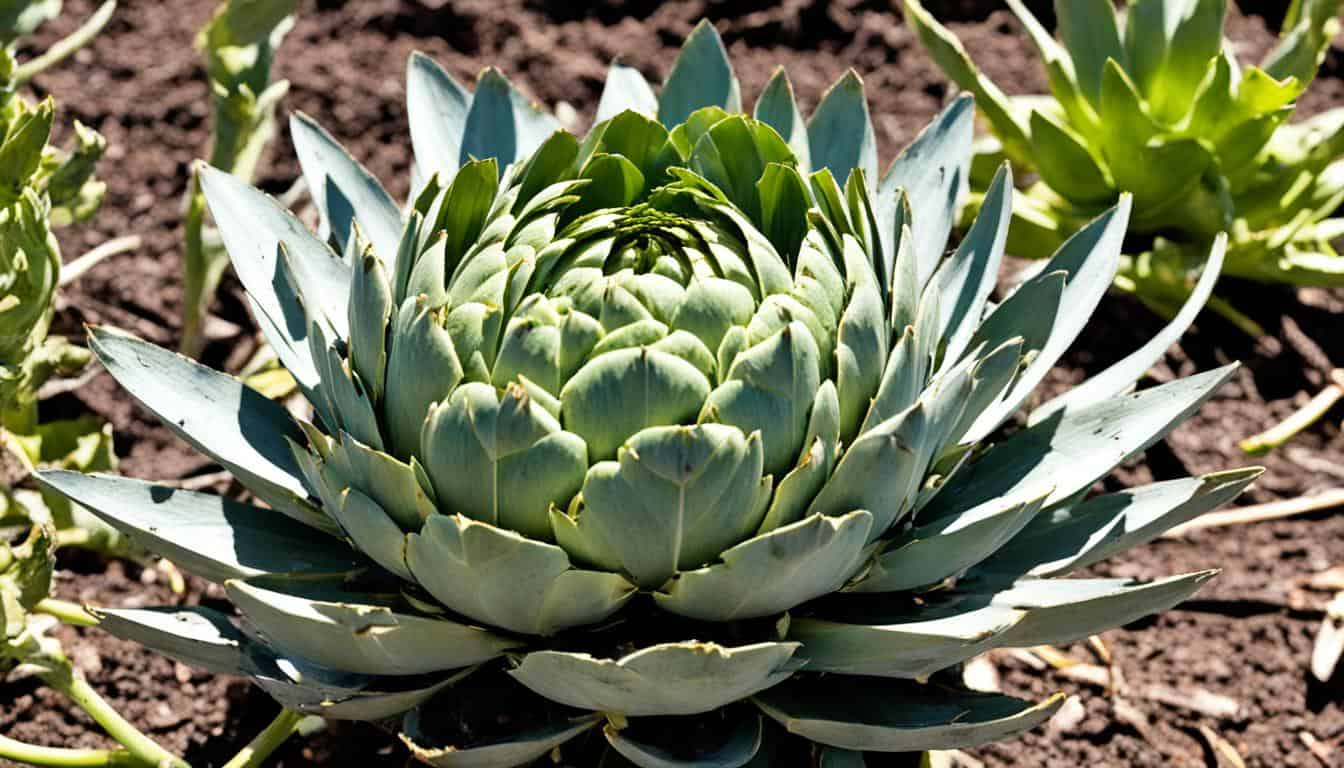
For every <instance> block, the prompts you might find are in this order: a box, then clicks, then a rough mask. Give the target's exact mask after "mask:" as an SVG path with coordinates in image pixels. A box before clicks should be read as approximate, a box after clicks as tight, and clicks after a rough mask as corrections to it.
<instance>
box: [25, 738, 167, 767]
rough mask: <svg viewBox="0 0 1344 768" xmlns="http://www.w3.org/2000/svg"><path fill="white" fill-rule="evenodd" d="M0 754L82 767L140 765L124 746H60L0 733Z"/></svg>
mask: <svg viewBox="0 0 1344 768" xmlns="http://www.w3.org/2000/svg"><path fill="white" fill-rule="evenodd" d="M0 758H4V759H6V760H13V761H14V762H16V763H26V764H28V765H42V766H59V767H60V768H82V767H83V766H132V765H134V766H143V765H144V763H142V762H141V761H139V760H137V759H136V758H135V757H134V756H132V755H131V753H130V752H127V751H126V750H124V749H62V748H60V747H37V746H33V745H32V744H24V743H23V742H21V741H15V740H14V739H11V738H9V737H7V736H0Z"/></svg>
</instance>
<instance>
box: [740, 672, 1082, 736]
mask: <svg viewBox="0 0 1344 768" xmlns="http://www.w3.org/2000/svg"><path fill="white" fill-rule="evenodd" d="M755 701H756V704H757V706H759V707H760V708H761V710H762V711H764V712H765V714H767V715H769V716H770V717H772V718H774V720H775V721H776V722H778V723H779V724H780V725H783V726H784V727H785V728H786V729H788V731H789V732H790V733H795V734H798V735H799V736H802V737H803V738H806V739H811V740H812V741H817V742H820V743H822V744H829V745H831V746H834V747H842V748H844V749H854V750H863V751H871V752H917V751H921V750H926V749H957V748H960V747H970V746H975V745H978V744H985V743H987V742H991V741H998V740H1001V739H1005V738H1008V737H1010V736H1013V735H1015V734H1018V733H1021V732H1023V731H1027V730H1030V729H1032V728H1035V727H1036V726H1037V725H1040V724H1041V723H1043V722H1045V721H1046V720H1048V719H1049V718H1050V716H1051V715H1053V714H1054V713H1055V710H1057V709H1059V706H1060V705H1061V704H1063V703H1064V694H1062V693H1060V694H1056V695H1055V696H1052V697H1051V698H1049V699H1047V700H1046V701H1044V702H1042V703H1040V704H1032V703H1031V702H1027V701H1022V700H1021V699H1014V698H1011V697H1008V696H1000V695H998V694H985V693H974V692H971V691H961V690H953V689H949V688H944V687H942V686H938V685H919V684H916V683H910V682H906V681H898V680H881V679H878V678H856V677H848V676H831V677H825V678H821V679H819V680H818V679H812V678H809V679H807V680H801V679H800V680H798V681H796V682H792V683H789V684H786V685H780V686H776V687H775V688H772V689H771V690H769V691H766V692H765V693H761V694H758V695H757V696H756V698H755Z"/></svg>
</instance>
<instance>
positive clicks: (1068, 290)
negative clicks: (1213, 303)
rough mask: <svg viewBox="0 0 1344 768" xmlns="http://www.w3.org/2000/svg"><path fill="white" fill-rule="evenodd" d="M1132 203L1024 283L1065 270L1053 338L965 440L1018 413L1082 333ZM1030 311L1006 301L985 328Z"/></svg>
mask: <svg viewBox="0 0 1344 768" xmlns="http://www.w3.org/2000/svg"><path fill="white" fill-rule="evenodd" d="M1130 201H1131V198H1130V197H1129V196H1128V195H1122V196H1121V197H1120V202H1119V204H1118V205H1116V206H1115V207H1114V208H1112V209H1111V210H1109V211H1107V212H1106V213H1103V214H1102V215H1101V216H1098V217H1097V218H1096V219H1094V220H1093V221H1091V222H1090V223H1088V225H1087V226H1085V227H1083V228H1082V229H1080V230H1078V232H1076V233H1075V234H1074V235H1073V236H1072V237H1070V238H1069V239H1068V241H1066V242H1065V243H1064V245H1063V246H1061V247H1060V249H1059V250H1058V251H1057V252H1056V253H1055V255H1054V256H1053V257H1052V258H1051V259H1050V261H1049V262H1047V263H1046V264H1045V266H1044V267H1042V268H1041V270H1040V271H1039V272H1037V273H1036V275H1035V276H1033V277H1032V278H1030V280H1028V281H1026V282H1028V283H1036V282H1039V281H1045V280H1049V279H1050V277H1049V276H1050V275H1051V274H1053V273H1054V272H1056V271H1057V270H1063V271H1065V272H1066V273H1067V277H1066V281H1067V282H1065V284H1064V292H1063V293H1062V294H1060V297H1059V303H1058V310H1057V311H1056V312H1055V317H1054V320H1053V321H1052V323H1051V331H1050V336H1049V339H1048V340H1047V341H1046V342H1045V345H1044V346H1043V347H1041V348H1040V350H1039V351H1038V352H1037V353H1036V356H1035V357H1034V358H1033V359H1032V360H1031V362H1029V363H1028V364H1027V366H1026V368H1025V369H1024V370H1022V371H1021V372H1020V373H1019V374H1018V377H1017V379H1016V380H1015V381H1014V382H1013V384H1012V386H1011V387H1010V388H1009V389H1008V391H1007V392H1005V393H1004V395H1003V397H1002V398H1000V400H999V401H998V402H996V403H995V404H994V405H992V406H991V407H989V408H987V409H985V411H983V412H982V413H981V415H980V416H979V417H978V418H977V419H976V421H975V423H974V424H973V425H972V426H971V429H970V431H969V432H968V433H967V434H965V435H964V436H963V437H962V439H963V441H964V442H978V441H980V440H982V439H984V437H985V436H986V435H988V434H989V433H991V432H993V431H994V430H995V429H997V428H998V427H999V425H1000V424H1002V423H1003V422H1004V421H1005V420H1006V419H1008V418H1009V417H1010V416H1012V415H1013V414H1014V413H1016V412H1017V409H1018V408H1020V407H1021V406H1022V403H1023V402H1025V401H1026V399H1027V397H1028V396H1029V395H1030V394H1031V392H1032V391H1033V390H1034V389H1036V385H1037V384H1039V383H1040V382H1041V380H1042V379H1044V378H1045V376H1046V374H1048V373H1049V372H1050V369H1052V368H1054V366H1055V363H1056V362H1057V361H1058V360H1059V358H1060V357H1062V356H1063V355H1064V352H1065V351H1067V350H1068V348H1069V346H1070V345H1072V344H1073V342H1074V340H1075V339H1076V338H1078V334H1080V333H1082V331H1083V327H1084V326H1085V325H1086V324H1087V321H1088V319H1089V318H1091V317H1092V313H1093V310H1095V309H1096V306H1097V304H1098V303H1099V302H1100V301H1101V298H1102V296H1104V295H1105V294H1106V289H1107V288H1108V287H1110V285H1111V282H1112V281H1113V280H1114V279H1115V271H1116V268H1117V267H1118V266H1119V264H1120V250H1121V248H1122V247H1123V246H1124V240H1125V226H1126V224H1128V223H1129V210H1130ZM1025 290H1028V287H1027V285H1026V284H1025V283H1024V284H1023V285H1021V286H1019V287H1018V289H1017V291H1015V292H1014V293H1015V294H1016V293H1019V292H1022V291H1025ZM1032 309H1033V308H1031V307H1026V306H1023V307H1017V306H1016V302H1012V301H1011V299H1005V300H1004V301H1003V302H1002V303H1001V304H1000V305H999V306H998V307H996V308H995V309H994V311H993V312H991V313H990V315H989V317H988V318H987V319H986V321H985V323H984V324H982V325H981V329H984V328H986V326H991V327H992V325H994V324H996V321H998V319H999V315H1000V313H1016V312H1025V311H1032ZM1024 322H1027V320H1026V319H1025V318H1024V319H1022V320H1018V319H1017V318H1015V317H1012V316H1009V317H1006V318H1003V320H1002V326H1003V327H1005V328H1008V329H1011V328H1012V327H1014V326H1017V325H1018V324H1019V323H1024ZM1181 330H1184V328H1182V329H1181ZM989 343H991V344H992V343H993V340H989ZM1169 344H1170V342H1168V345H1169ZM1164 349H1165V347H1164ZM1108 394H1114V393H1108Z"/></svg>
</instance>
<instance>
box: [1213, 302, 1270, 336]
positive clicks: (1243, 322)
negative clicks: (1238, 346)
mask: <svg viewBox="0 0 1344 768" xmlns="http://www.w3.org/2000/svg"><path fill="white" fill-rule="evenodd" d="M1208 307H1209V309H1212V310H1213V311H1214V312H1217V313H1218V314H1220V315H1222V316H1223V319H1225V320H1227V321H1228V322H1229V323H1231V324H1232V325H1234V326H1236V328H1237V330H1239V331H1241V332H1242V333H1244V334H1246V335H1247V336H1250V337H1251V338H1252V339H1262V338H1264V337H1265V336H1268V335H1269V334H1267V333H1265V329H1264V328H1261V327H1260V324H1259V323H1257V322H1255V321H1254V320H1252V319H1251V318H1250V317H1249V316H1247V315H1245V314H1243V313H1242V311H1241V310H1239V309H1237V308H1236V307H1234V306H1232V305H1231V304H1229V303H1227V301H1225V300H1224V299H1220V298H1218V297H1217V296H1210V297H1209V301H1208Z"/></svg>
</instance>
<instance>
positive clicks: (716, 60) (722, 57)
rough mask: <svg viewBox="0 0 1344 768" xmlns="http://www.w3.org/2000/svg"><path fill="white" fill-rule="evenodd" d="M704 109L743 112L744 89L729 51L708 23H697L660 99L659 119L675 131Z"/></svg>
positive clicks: (669, 75) (682, 47)
mask: <svg viewBox="0 0 1344 768" xmlns="http://www.w3.org/2000/svg"><path fill="white" fill-rule="evenodd" d="M701 107H721V108H723V109H724V110H725V111H727V112H730V113H732V112H741V111H742V95H741V88H740V86H739V85H738V83H737V78H736V77H734V76H733V67H732V64H730V63H729V61H728V52H727V51H725V50H724V48H723V40H722V39H721V38H720V37H719V33H718V30H716V29H714V25H713V24H711V23H709V21H708V20H705V21H701V22H700V23H699V24H697V25H696V27H695V29H694V30H692V31H691V35H690V37H687V38H686V42H685V43H683V44H682V46H681V52H680V53H678V54H677V60H676V61H675V62H674V63H673V64H672V71H671V72H670V73H669V74H668V76H667V81H666V82H664V83H663V92H662V93H661V94H660V95H659V96H658V120H659V121H660V122H661V123H662V124H663V125H665V126H667V128H668V130H671V129H672V128H674V127H675V126H678V125H681V124H682V123H684V122H686V118H688V117H690V115H691V113H692V112H694V111H696V110H697V109H700V108H701Z"/></svg>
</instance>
